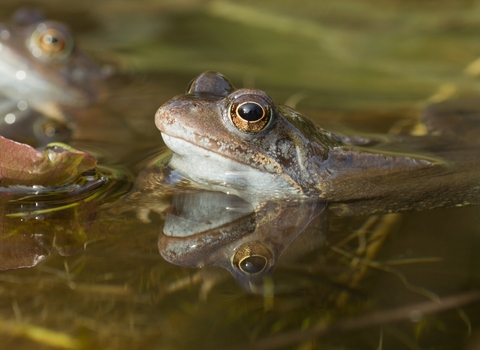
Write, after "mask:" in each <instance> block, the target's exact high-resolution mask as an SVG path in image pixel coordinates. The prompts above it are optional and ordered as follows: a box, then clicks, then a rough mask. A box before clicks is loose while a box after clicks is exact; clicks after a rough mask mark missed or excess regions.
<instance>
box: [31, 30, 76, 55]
mask: <svg viewBox="0 0 480 350" xmlns="http://www.w3.org/2000/svg"><path fill="white" fill-rule="evenodd" d="M62 29H63V30H62ZM72 49H73V37H72V36H71V35H70V33H69V32H68V30H66V28H60V26H58V28H55V27H54V26H51V27H47V25H46V24H44V23H41V24H39V25H38V26H37V27H36V30H35V31H34V32H33V33H32V36H31V38H30V50H31V52H32V55H33V56H35V57H46V58H51V59H53V58H55V59H62V58H65V57H66V56H68V54H70V52H71V51H72Z"/></svg>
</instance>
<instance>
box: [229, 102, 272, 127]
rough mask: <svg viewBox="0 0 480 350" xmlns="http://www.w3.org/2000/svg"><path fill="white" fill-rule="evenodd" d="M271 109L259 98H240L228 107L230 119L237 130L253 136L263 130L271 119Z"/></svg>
mask: <svg viewBox="0 0 480 350" xmlns="http://www.w3.org/2000/svg"><path fill="white" fill-rule="evenodd" d="M271 114H272V109H271V108H270V105H269V104H268V103H267V101H265V100H264V99H263V98H261V97H259V96H241V97H239V98H237V99H236V100H235V101H234V102H233V103H232V105H231V107H230V119H231V120H232V123H233V125H235V127H236V128H237V129H239V130H240V131H243V132H247V133H251V134H255V133H258V132H260V131H262V130H264V129H265V128H266V127H267V126H268V124H269V121H270V119H271Z"/></svg>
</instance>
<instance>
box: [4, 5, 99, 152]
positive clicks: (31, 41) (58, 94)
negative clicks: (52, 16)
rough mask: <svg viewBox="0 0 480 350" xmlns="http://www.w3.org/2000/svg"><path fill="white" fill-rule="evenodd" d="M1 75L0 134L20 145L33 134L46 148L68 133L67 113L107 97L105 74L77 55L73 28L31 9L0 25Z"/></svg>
mask: <svg viewBox="0 0 480 350" xmlns="http://www.w3.org/2000/svg"><path fill="white" fill-rule="evenodd" d="M0 75H1V76H2V79H1V80H0V112H1V113H2V114H1V115H0V118H1V119H0V132H1V134H2V135H4V136H7V137H9V136H15V135H16V134H20V135H21V136H20V139H21V138H22V136H23V135H22V133H25V132H26V131H31V132H32V133H34V134H35V135H36V137H37V138H45V139H46V140H45V141H46V142H43V143H47V142H48V141H50V140H55V141H58V138H53V136H55V133H56V132H57V133H58V132H64V133H66V132H67V130H66V124H68V120H66V119H65V115H64V110H65V108H79V107H85V106H88V105H90V104H91V103H93V102H95V101H96V100H98V99H99V98H100V97H101V96H102V94H103V92H104V86H103V80H104V78H105V74H104V73H102V71H101V69H100V67H99V66H97V65H96V64H95V63H94V62H93V61H91V60H90V59H89V58H88V57H86V56H85V55H84V54H83V53H82V52H80V51H79V50H78V48H77V47H76V45H75V43H74V38H73V36H72V34H71V32H70V30H69V28H68V27H67V26H65V25H64V24H62V23H59V22H55V21H49V20H45V19H44V17H43V16H42V14H41V13H39V12H38V11H33V10H28V9H20V10H18V11H17V12H16V13H15V15H14V18H13V23H12V24H0ZM32 120H33V121H34V122H33V123H32ZM26 129H27V130H26ZM28 129H30V130H28ZM31 129H33V130H31ZM56 136H58V135H56ZM60 136H61V137H62V135H60ZM23 137H24V138H26V137H27V136H23ZM63 138H66V137H63Z"/></svg>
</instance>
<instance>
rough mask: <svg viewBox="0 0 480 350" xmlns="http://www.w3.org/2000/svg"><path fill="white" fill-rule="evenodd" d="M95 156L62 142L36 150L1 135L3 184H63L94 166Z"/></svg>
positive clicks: (0, 173)
mask: <svg viewBox="0 0 480 350" xmlns="http://www.w3.org/2000/svg"><path fill="white" fill-rule="evenodd" d="M96 164H97V161H96V159H95V158H94V157H93V156H91V155H90V154H88V153H85V152H82V151H78V150H75V149H73V148H71V147H69V146H67V145H65V144H62V143H52V144H49V145H47V147H46V149H45V151H43V152H41V151H37V150H36V149H34V148H32V147H30V146H29V145H26V144H23V143H19V142H15V141H12V140H9V139H6V138H4V137H2V136H0V186H1V187H7V186H11V185H23V186H33V185H38V186H44V187H53V186H61V185H64V184H66V183H69V182H71V181H74V180H75V179H76V178H77V177H78V176H79V175H80V174H81V173H83V172H85V171H88V170H91V169H93V168H95V166H96Z"/></svg>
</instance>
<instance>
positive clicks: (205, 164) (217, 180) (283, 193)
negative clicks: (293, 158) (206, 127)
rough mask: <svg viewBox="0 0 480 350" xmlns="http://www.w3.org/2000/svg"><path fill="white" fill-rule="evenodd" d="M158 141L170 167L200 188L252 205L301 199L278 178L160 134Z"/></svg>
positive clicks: (287, 184) (283, 180)
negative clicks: (169, 156)
mask: <svg viewBox="0 0 480 350" xmlns="http://www.w3.org/2000/svg"><path fill="white" fill-rule="evenodd" d="M162 137H163V140H164V141H165V144H166V145H167V147H168V148H170V149H171V150H172V152H173V153H174V154H173V157H172V159H171V161H170V166H172V167H173V168H175V169H177V170H179V171H180V172H182V173H183V174H184V175H186V176H187V177H189V178H190V179H191V180H193V181H194V182H196V183H198V184H199V185H200V186H201V187H204V188H207V189H210V190H214V191H221V192H224V193H231V194H235V195H237V196H239V197H241V198H243V199H245V200H247V201H249V202H253V203H260V202H264V201H267V200H278V199H284V198H286V197H290V198H291V197H298V196H301V194H300V193H298V191H297V189H295V188H292V186H291V184H290V183H289V182H288V181H287V180H286V179H285V178H283V177H282V176H280V175H279V174H272V173H269V172H266V171H262V170H260V169H257V168H254V167H252V166H249V165H246V164H243V163H240V162H238V161H236V160H233V159H231V158H228V157H226V156H223V155H221V154H218V153H216V152H213V151H210V150H208V149H205V148H203V147H200V146H197V145H194V144H192V143H190V142H188V141H185V140H183V139H180V138H178V137H173V136H170V135H167V134H165V133H164V132H162ZM254 205H255V204H254Z"/></svg>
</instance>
